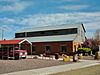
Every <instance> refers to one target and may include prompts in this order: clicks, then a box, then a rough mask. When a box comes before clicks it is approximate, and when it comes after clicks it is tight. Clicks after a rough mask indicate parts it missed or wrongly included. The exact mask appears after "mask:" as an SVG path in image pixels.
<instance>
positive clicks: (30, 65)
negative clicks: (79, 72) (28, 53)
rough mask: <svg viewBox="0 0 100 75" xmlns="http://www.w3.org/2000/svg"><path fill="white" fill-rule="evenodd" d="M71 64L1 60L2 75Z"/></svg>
mask: <svg viewBox="0 0 100 75" xmlns="http://www.w3.org/2000/svg"><path fill="white" fill-rule="evenodd" d="M69 63H72V62H63V61H61V60H49V59H45V60H44V59H22V60H0V74H3V73H10V72H16V71H22V70H31V69H37V68H44V67H49V66H56V65H63V64H69Z"/></svg>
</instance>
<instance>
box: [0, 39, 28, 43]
mask: <svg viewBox="0 0 100 75" xmlns="http://www.w3.org/2000/svg"><path fill="white" fill-rule="evenodd" d="M24 41H27V40H25V39H16V40H0V44H21V43H22V42H24ZM28 42H29V41H28ZM29 43H30V42H29Z"/></svg>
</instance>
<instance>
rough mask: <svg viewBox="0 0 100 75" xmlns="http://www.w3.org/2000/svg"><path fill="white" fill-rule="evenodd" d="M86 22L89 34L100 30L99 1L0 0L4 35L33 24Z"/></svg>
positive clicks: (8, 35)
mask: <svg viewBox="0 0 100 75" xmlns="http://www.w3.org/2000/svg"><path fill="white" fill-rule="evenodd" d="M70 23H73V24H74V23H83V24H84V26H85V28H86V31H87V33H86V35H87V37H89V38H90V37H92V36H93V33H94V32H95V30H96V29H100V0H0V39H1V38H2V37H1V36H2V35H1V29H4V38H5V39H12V38H14V35H15V32H17V31H19V30H21V29H23V28H30V27H39V26H45V25H60V24H70Z"/></svg>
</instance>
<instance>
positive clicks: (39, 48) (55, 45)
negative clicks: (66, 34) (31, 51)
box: [32, 41, 73, 54]
mask: <svg viewBox="0 0 100 75" xmlns="http://www.w3.org/2000/svg"><path fill="white" fill-rule="evenodd" d="M32 44H33V46H35V50H36V52H35V54H43V53H47V54H54V53H61V54H62V53H72V52H73V42H72V41H69V42H36V43H32ZM45 46H51V50H50V52H45ZM60 46H67V52H61V50H60Z"/></svg>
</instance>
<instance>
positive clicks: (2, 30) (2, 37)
mask: <svg viewBox="0 0 100 75" xmlns="http://www.w3.org/2000/svg"><path fill="white" fill-rule="evenodd" d="M0 30H1V39H2V40H4V30H5V27H1V28H0Z"/></svg>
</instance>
